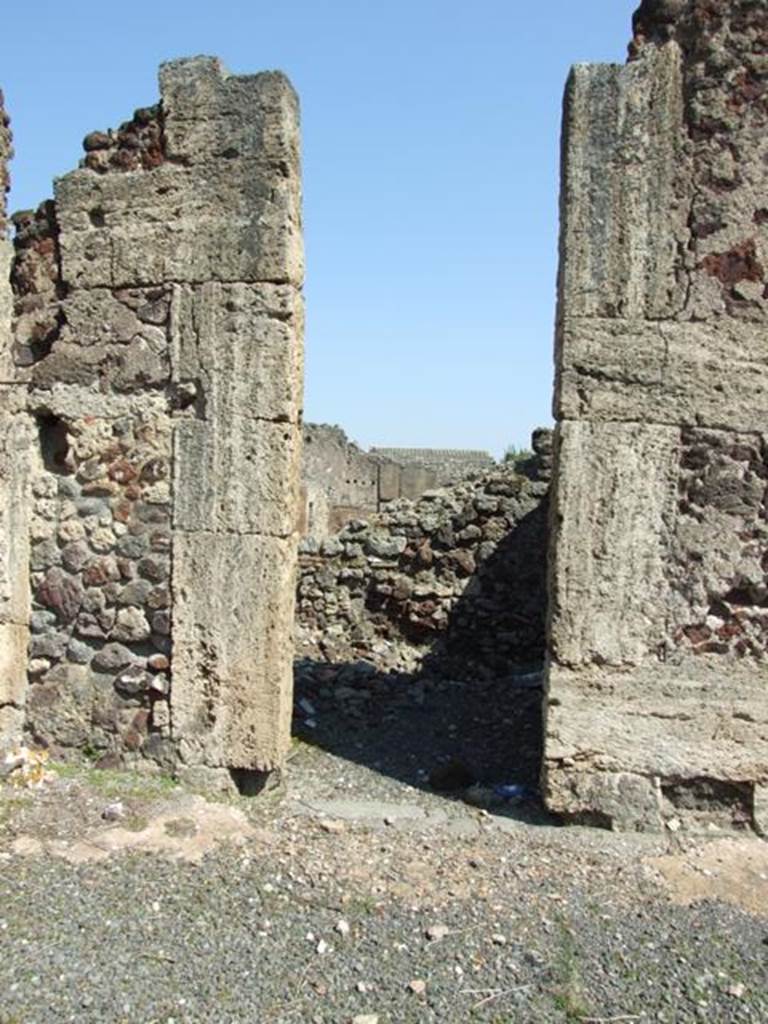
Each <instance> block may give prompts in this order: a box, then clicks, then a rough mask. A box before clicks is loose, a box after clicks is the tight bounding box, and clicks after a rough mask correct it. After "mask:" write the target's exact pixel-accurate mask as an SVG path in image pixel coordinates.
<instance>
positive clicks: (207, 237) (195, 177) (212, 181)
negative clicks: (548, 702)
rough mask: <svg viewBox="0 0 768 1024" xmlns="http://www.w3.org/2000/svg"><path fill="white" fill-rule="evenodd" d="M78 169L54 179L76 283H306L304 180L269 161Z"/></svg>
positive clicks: (71, 280)
mask: <svg viewBox="0 0 768 1024" xmlns="http://www.w3.org/2000/svg"><path fill="white" fill-rule="evenodd" d="M226 172H227V173H226V174H225V173H222V168H221V166H220V165H219V164H218V163H215V162H211V161H209V162H208V163H206V164H200V165H196V166H194V167H185V166H180V165H175V164H168V163H166V164H163V165H161V166H160V167H157V168H155V169H154V170H152V171H131V172H127V173H124V174H98V173H96V172H95V171H91V170H78V171H72V172H71V173H70V174H67V175H65V176H64V177H63V178H59V179H58V180H57V182H56V185H55V194H56V209H57V217H58V221H59V225H60V228H61V235H60V239H59V244H60V249H61V259H62V274H63V278H64V281H65V282H66V284H67V285H68V286H69V287H71V288H98V287H114V288H122V287H137V286H141V285H145V286H146V285H153V284H160V283H163V282H166V281H179V282H189V283H194V282H199V281H276V282H279V281H290V282H294V283H301V280H302V277H303V255H302V240H301V212H300V192H299V187H298V183H297V181H295V180H293V179H291V178H286V177H285V176H284V175H283V174H282V173H280V172H279V170H276V169H275V168H273V167H271V166H270V165H268V164H264V163H263V162H261V161H256V160H249V161H240V160H237V161H235V160H233V161H230V162H229V163H228V165H227V168H226Z"/></svg>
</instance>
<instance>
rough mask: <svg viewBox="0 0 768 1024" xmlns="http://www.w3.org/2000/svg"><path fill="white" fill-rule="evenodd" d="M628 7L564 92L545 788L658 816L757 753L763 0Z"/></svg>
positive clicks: (568, 808) (729, 782)
mask: <svg viewBox="0 0 768 1024" xmlns="http://www.w3.org/2000/svg"><path fill="white" fill-rule="evenodd" d="M633 27H634V32H635V36H634V39H633V42H632V45H631V47H630V56H631V58H632V59H631V62H630V64H629V65H628V66H627V67H626V68H619V67H615V66H611V67H607V66H606V67H601V66H585V65H581V66H579V67H577V68H576V69H574V71H573V72H572V75H571V79H570V81H569V84H568V88H567V91H566V105H565V130H564V154H563V155H564V159H563V168H564V170H563V184H562V209H563V218H562V241H561V253H562V265H561V273H560V295H559V311H558V318H557V346H556V356H557V359H556V363H557V379H556V403H555V404H556V411H557V415H558V419H559V425H558V429H557V434H556V458H555V485H554V488H553V496H552V502H553V519H552V522H553V524H554V533H553V539H552V559H551V561H552V572H551V592H550V602H551V606H552V617H551V628H550V635H549V651H550V669H549V680H548V687H549V705H548V709H547V710H548V713H547V737H546V750H545V765H544V790H545V795H546V798H547V800H548V803H549V805H550V807H551V808H552V809H553V810H555V811H558V812H561V813H564V814H566V815H570V816H573V817H576V818H581V819H583V820H593V821H598V822H600V823H603V824H607V825H612V826H613V827H623V828H626V827H631V828H660V827H662V825H663V822H664V820H665V818H666V817H669V816H673V815H677V814H678V813H680V812H681V806H680V805H679V799H680V797H679V793H680V791H681V787H682V789H686V787H687V789H686V792H688V791H689V790H690V792H689V793H688V796H686V797H685V801H686V802H685V803H684V804H683V806H682V810H683V811H686V810H687V811H690V812H691V813H694V814H699V815H700V816H703V817H706V815H707V814H710V815H715V816H716V815H718V814H720V815H721V816H723V815H724V816H726V817H727V816H728V815H729V814H730V815H731V818H732V821H733V822H737V823H738V822H740V821H741V816H742V815H743V813H744V807H745V806H746V803H748V801H746V802H745V799H744V792H743V791H744V787H747V788H749V786H751V785H754V784H757V783H758V782H759V781H760V780H761V779H763V778H765V775H766V772H768V746H767V745H766V742H765V739H764V737H765V735H766V731H765V724H766V711H765V706H766V705H765V698H764V667H763V666H764V661H765V656H766V622H767V620H766V614H765V608H764V605H765V597H766V593H767V591H766V584H767V583H768V580H767V578H766V569H768V557H767V556H766V551H768V544H767V541H768V534H766V530H765V528H764V520H765V500H766V480H767V479H768V469H767V468H766V467H767V463H766V436H765V432H764V430H765V414H766V409H765V403H764V395H765V394H766V392H767V391H768V379H767V378H766V370H765V361H764V359H763V354H762V348H763V335H764V332H765V323H766V319H767V317H768V305H767V302H766V299H767V295H768V293H767V292H766V280H765V274H766V271H765V268H766V266H768V263H767V262H766V258H767V257H768V233H767V232H766V223H768V219H767V218H766V217H765V216H763V214H762V213H761V211H762V210H763V209H764V207H765V202H764V194H765V185H766V156H768V150H767V149H766V133H765V127H766V121H767V120H768V107H766V79H765V69H764V67H763V63H764V58H763V57H762V54H763V53H764V52H765V41H766V39H768V11H766V8H765V5H762V4H754V3H751V2H748V0H734V2H730V0H729V2H727V3H726V2H725V0H712V2H709V3H706V4H704V3H700V2H698V0H675V2H671V0H670V2H668V0H664V2H656V0H654V2H650V0H645V2H644V3H643V4H642V5H641V7H640V9H639V10H638V12H637V14H636V16H635V20H634V26H633ZM598 182H599V185H598ZM715 719H717V720H718V721H719V723H720V724H719V725H717V726H713V724H712V723H713V721H714V720H715ZM648 780H651V781H652V783H653V784H652V786H651V790H652V793H653V796H652V798H651V797H650V796H649V793H651V790H648ZM653 780H655V781H653ZM669 780H674V785H673V784H672V782H670V781H669ZM617 787H618V789H617ZM619 790H620V791H621V794H622V799H621V800H617V793H618V792H619ZM713 793H717V794H720V796H719V797H718V800H719V803H718V802H717V801H715V800H714V798H713V797H712V794H713ZM676 801H678V802H677V803H676ZM620 804H622V809H621V811H619V805H620ZM716 804H717V806H715V805H716ZM729 808H730V810H729Z"/></svg>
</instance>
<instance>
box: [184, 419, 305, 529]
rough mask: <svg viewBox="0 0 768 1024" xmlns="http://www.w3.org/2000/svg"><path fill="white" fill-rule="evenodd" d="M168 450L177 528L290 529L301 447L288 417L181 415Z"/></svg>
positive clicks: (296, 510)
mask: <svg viewBox="0 0 768 1024" xmlns="http://www.w3.org/2000/svg"><path fill="white" fill-rule="evenodd" d="M174 450H175V458H174V495H175V504H174V513H173V515H174V527H175V528H176V529H178V530H183V531H186V532H193V531H194V532H197V531H201V530H206V531H210V532H212V533H244V534H248V533H260V534H266V535H269V536H273V537H287V536H289V535H290V534H292V533H294V532H295V530H296V528H297V523H298V514H299V468H300V459H301V453H300V438H299V436H298V431H297V430H296V428H295V427H294V426H293V425H292V424H289V423H273V422H271V421H269V420H257V419H251V418H250V417H245V416H242V415H239V414H236V415H233V416H232V417H231V419H230V420H229V421H220V420H215V421H208V420H197V419H180V420H179V422H178V424H177V427H176V431H175V435H174Z"/></svg>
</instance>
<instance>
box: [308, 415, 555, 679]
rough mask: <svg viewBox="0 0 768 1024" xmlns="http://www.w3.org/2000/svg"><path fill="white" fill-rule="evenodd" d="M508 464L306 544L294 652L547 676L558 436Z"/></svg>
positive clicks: (472, 674)
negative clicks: (538, 671) (529, 670)
mask: <svg viewBox="0 0 768 1024" xmlns="http://www.w3.org/2000/svg"><path fill="white" fill-rule="evenodd" d="M535 443H536V448H537V455H536V457H535V458H534V459H533V460H531V462H530V463H529V464H527V465H526V466H525V467H524V473H520V472H518V471H516V470H515V468H514V467H512V466H511V465H502V466H499V467H495V468H494V469H492V470H490V471H487V472H486V473H484V474H482V475H481V476H479V477H478V478H476V479H473V480H471V481H466V482H463V483H459V484H455V485H453V486H452V487H447V488H443V489H441V490H435V491H431V492H429V493H428V494H426V495H424V496H423V497H422V498H421V499H420V500H419V501H417V502H411V501H409V500H407V499H399V500H397V501H393V502H392V503H391V504H389V505H387V506H386V507H385V508H384V509H383V510H382V511H381V512H379V513H378V514H375V515H372V516H370V517H369V518H368V519H367V520H362V519H359V520H355V521H352V522H350V523H348V524H347V525H346V526H345V527H344V528H343V529H342V530H341V531H340V532H339V533H338V534H337V535H335V536H330V537H327V538H325V539H324V540H322V541H317V540H316V539H314V538H305V539H304V540H303V541H302V543H301V549H300V550H301V553H300V559H299V560H300V573H299V587H298V606H297V652H298V654H299V656H300V657H301V658H303V659H306V660H307V661H308V662H314V663H318V662H320V663H322V662H330V663H335V664H338V663H343V662H350V661H352V662H354V661H356V660H359V659H367V660H369V661H371V662H372V663H374V664H376V666H377V667H378V668H379V669H385V670H386V669H389V670H396V671H401V672H402V671H408V672H410V671H413V670H416V669H420V668H424V669H426V670H430V671H433V672H440V673H441V674H442V675H443V676H444V677H446V678H452V677H453V678H458V679H462V680H473V679H484V678H491V677H493V678H498V677H504V676H508V675H509V674H510V673H512V672H514V671H515V670H518V671H519V670H520V668H521V667H534V668H536V667H540V664H541V662H542V659H543V654H544V624H545V610H546V595H545V577H546V548H547V490H548V486H549V485H548V479H549V470H550V451H551V448H550V446H551V435H550V434H549V432H548V431H540V432H537V435H536V438H535Z"/></svg>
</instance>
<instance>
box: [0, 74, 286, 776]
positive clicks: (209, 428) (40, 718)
mask: <svg viewBox="0 0 768 1024" xmlns="http://www.w3.org/2000/svg"><path fill="white" fill-rule="evenodd" d="M160 86H161V99H160V102H159V104H158V105H157V106H155V107H151V108H142V109H140V110H137V111H136V113H135V114H134V117H133V119H132V120H131V121H129V122H127V123H126V124H124V125H122V126H121V127H120V129H118V130H117V131H110V132H92V133H91V134H90V135H88V136H87V137H86V139H85V142H84V147H85V150H86V156H85V158H84V160H83V162H82V165H81V168H80V169H79V170H77V171H74V172H72V173H70V174H68V175H66V176H65V177H64V178H61V179H60V180H58V181H57V182H56V193H55V200H54V201H53V202H48V203H45V204H43V205H42V206H41V207H40V208H39V209H38V210H37V211H36V212H35V213H25V214H20V215H17V216H16V217H15V218H14V221H15V226H16V240H15V258H14V264H13V271H12V284H13V292H14V313H15V316H14V336H13V340H12V344H6V345H5V346H4V347H3V350H2V351H3V357H2V358H3V367H4V371H5V373H4V380H6V381H7V382H8V383H7V386H6V390H8V391H9V392H10V393H12V394H13V395H14V396H15V398H14V401H15V403H16V406H15V408H14V410H13V411H14V415H13V416H12V418H11V420H10V421H9V422H8V424H6V426H7V427H8V429H7V430H6V431H5V432H4V438H5V439H6V443H8V441H7V439H8V437H9V436H10V435H9V431H12V430H14V429H16V430H19V429H22V427H21V426H19V425H22V426H23V429H25V430H26V431H27V434H29V433H30V430H31V431H32V432H33V434H34V440H35V443H34V446H30V451H29V452H28V454H27V455H25V456H23V457H22V455H21V454H18V452H19V451H20V448H19V445H18V444H17V445H16V448H17V455H16V456H14V457H13V458H12V459H11V461H12V463H13V465H14V466H15V467H16V472H17V476H18V475H20V476H21V477H22V478H24V475H25V474H26V475H27V476H29V477H30V481H29V492H30V493H31V496H32V498H31V501H27V500H22V501H21V502H20V505H19V507H21V508H29V509H30V522H29V524H28V527H27V529H26V530H21V532H19V531H16V532H15V536H14V540H13V545H12V547H11V550H12V551H13V553H14V559H15V564H14V565H13V566H12V573H11V574H10V575H11V576H12V578H13V581H14V586H16V588H17V591H18V598H17V604H18V605H19V608H20V611H19V613H18V618H17V620H14V621H18V623H19V628H20V629H21V630H22V631H23V632H24V633H26V632H27V631H28V632H29V643H28V664H26V668H27V669H28V682H25V684H24V685H23V686H20V687H17V689H19V694H18V701H17V704H18V706H21V705H22V704H23V705H24V723H25V728H26V731H27V733H28V735H29V736H31V737H32V738H33V739H34V740H35V741H36V742H44V743H47V744H49V745H51V746H53V747H54V748H71V747H76V748H79V749H83V748H87V749H89V750H91V751H92V752H93V753H95V754H97V755H99V756H100V758H101V761H102V763H104V762H108V761H109V760H126V759H130V758H132V757H136V756H138V755H139V754H143V755H148V756H150V757H152V758H154V759H155V760H156V761H159V762H160V763H162V764H165V765H167V766H177V765H181V766H182V767H186V768H187V769H192V768H201V767H202V768H206V769H210V768H214V769H217V768H221V769H232V768H235V769H238V768H239V769H256V770H269V769H270V768H272V767H274V766H275V765H277V764H279V763H280V760H281V758H282V754H283V752H284V750H285V747H286V745H287V741H288V734H289V719H290V706H291V700H290V697H291V663H292V646H291V629H292V618H293V599H294V597H293V591H294V569H295V551H296V542H297V535H296V519H297V511H298V474H299V460H300V430H299V417H300V409H301V378H302V367H301V352H302V350H301V337H302V305H301V296H300V290H299V289H300V285H301V280H302V241H301V219H300V179H299V140H298V113H297V101H296V97H295V94H294V92H293V90H292V89H291V86H290V84H289V83H288V82H287V80H286V79H285V78H284V77H283V76H282V75H280V74H276V73H266V74H261V75H255V76H250V77H234V76H230V75H229V74H228V73H227V72H226V71H225V70H224V69H223V67H222V66H221V65H220V64H219V62H218V61H216V60H214V59H212V58H195V59H193V60H183V61H176V62H173V63H170V64H166V65H163V67H162V68H161V72H160ZM11 525H12V524H4V529H3V531H2V532H3V538H4V543H7V542H8V538H9V536H10V532H9V531H10V529H11ZM26 537H29V540H30V542H31V551H30V554H29V557H28V558H27V557H26V553H25V550H24V548H25V544H26V540H25V538H26ZM22 581H23V582H22ZM29 590H31V594H32V609H31V614H29V613H28V611H26V610H25V609H24V608H22V605H23V602H24V594H25V593H27V592H28V591H29ZM17 646H18V647H19V650H18V652H17V655H16V656H17V658H18V659H19V661H20V663H21V664H24V663H25V662H26V661H27V659H26V658H24V656H23V648H24V643H23V642H21V643H20V645H17Z"/></svg>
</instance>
